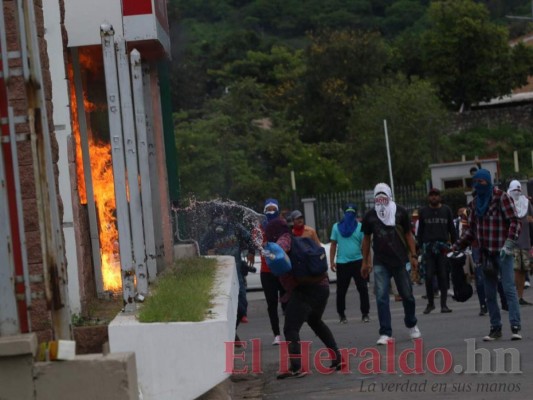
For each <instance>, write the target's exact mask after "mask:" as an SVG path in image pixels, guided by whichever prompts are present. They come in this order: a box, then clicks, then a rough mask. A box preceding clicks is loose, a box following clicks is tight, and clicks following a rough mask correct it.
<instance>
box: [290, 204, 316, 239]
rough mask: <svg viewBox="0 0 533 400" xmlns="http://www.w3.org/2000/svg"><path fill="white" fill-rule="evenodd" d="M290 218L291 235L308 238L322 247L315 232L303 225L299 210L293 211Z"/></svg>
mask: <svg viewBox="0 0 533 400" xmlns="http://www.w3.org/2000/svg"><path fill="white" fill-rule="evenodd" d="M290 218H291V220H292V234H293V235H294V236H296V237H308V238H311V239H313V240H314V241H315V243H316V244H318V245H319V246H322V243H320V239H319V238H318V235H317V233H316V230H314V229H313V228H311V227H310V226H309V225H306V224H305V221H304V215H303V214H302V212H301V211H300V210H294V211H293V212H292V213H291V215H290Z"/></svg>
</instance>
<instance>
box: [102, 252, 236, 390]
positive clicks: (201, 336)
mask: <svg viewBox="0 0 533 400" xmlns="http://www.w3.org/2000/svg"><path fill="white" fill-rule="evenodd" d="M215 258H216V259H217V260H218V268H217V276H216V282H215V289H214V290H215V298H214V306H213V308H212V309H211V311H212V318H210V319H208V320H205V321H201V322H172V323H140V322H139V321H138V320H137V318H136V317H135V316H134V315H127V314H120V315H119V316H117V317H116V318H115V319H114V320H113V321H112V322H111V324H110V325H109V345H110V350H111V351H112V352H125V351H128V352H135V354H136V362H137V373H138V377H139V390H140V391H141V393H142V394H143V398H144V400H156V399H157V400H167V399H168V400H176V399H195V398H197V397H198V396H200V395H202V394H203V393H205V392H207V391H208V390H210V389H211V388H213V387H214V386H216V385H217V384H219V383H220V382H222V381H224V380H225V379H226V378H227V377H228V376H229V373H226V372H225V369H226V346H225V343H224V342H226V341H233V339H234V337H235V322H236V321H235V320H236V316H237V297H238V291H239V282H238V278H237V271H236V268H235V258H234V257H230V256H217V257H215Z"/></svg>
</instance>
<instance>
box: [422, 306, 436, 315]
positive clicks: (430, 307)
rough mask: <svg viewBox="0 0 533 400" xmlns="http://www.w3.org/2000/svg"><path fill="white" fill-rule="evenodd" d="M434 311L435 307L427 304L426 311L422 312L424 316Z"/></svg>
mask: <svg viewBox="0 0 533 400" xmlns="http://www.w3.org/2000/svg"><path fill="white" fill-rule="evenodd" d="M434 309H435V306H434V305H432V304H428V305H427V306H426V309H425V310H424V311H423V313H424V314H429V313H430V312H431V311H433V310H434Z"/></svg>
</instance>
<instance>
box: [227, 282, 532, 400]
mask: <svg viewBox="0 0 533 400" xmlns="http://www.w3.org/2000/svg"><path fill="white" fill-rule="evenodd" d="M335 290H336V286H335V285H334V284H332V285H331V295H330V298H329V302H328V306H327V309H326V312H325V314H324V320H325V322H326V323H327V324H328V325H329V327H330V328H331V330H332V331H333V334H334V336H335V338H336V340H337V343H338V345H339V347H341V348H346V349H350V353H351V354H354V355H352V356H350V367H349V370H348V371H344V372H343V371H341V372H335V373H332V374H323V373H320V372H319V370H318V369H317V367H316V366H315V364H313V363H311V368H310V369H311V374H310V375H307V376H306V377H303V378H300V379H285V380H277V379H276V375H277V371H278V369H279V368H280V354H279V352H280V347H279V346H273V345H272V344H271V343H272V339H273V336H272V332H271V329H270V323H269V321H268V315H267V310H266V302H265V301H264V297H263V293H262V292H251V293H248V300H249V308H248V319H249V323H247V324H241V325H240V326H239V329H238V333H239V336H240V338H241V340H247V341H248V342H247V347H246V349H236V354H241V356H242V355H243V356H245V357H246V361H242V360H239V359H236V360H235V361H234V368H235V369H237V370H242V369H245V368H246V367H248V373H246V374H234V376H233V378H234V379H233V380H234V382H236V383H235V387H236V389H237V390H236V391H235V396H234V398H248V399H249V398H263V399H267V400H270V399H291V400H298V399H347V398H352V397H357V398H358V399H361V398H367V399H371V398H372V399H375V398H378V399H385V398H386V399H395V400H401V399H410V400H412V399H419V398H421V399H422V398H424V399H425V398H428V397H430V396H431V397H442V398H450V399H456V398H468V399H500V398H505V399H527V398H531V397H532V396H533V377H532V375H531V373H532V372H533V346H532V345H533V306H522V307H521V314H522V332H521V333H522V335H523V340H521V341H511V340H510V336H511V331H510V327H509V322H508V313H507V312H502V321H503V324H504V325H503V337H502V339H500V340H498V341H495V342H490V343H487V342H483V341H482V340H481V339H482V337H483V336H485V335H486V334H488V332H489V317H488V316H483V317H480V316H478V311H479V305H478V301H477V296H476V294H474V296H473V297H472V298H471V299H470V300H469V301H467V302H466V303H457V302H455V301H453V300H452V299H451V298H450V299H449V303H448V306H449V307H450V308H452V309H453V312H452V313H450V314H441V313H440V309H439V307H438V306H437V309H436V310H435V311H433V312H432V313H431V314H429V315H423V314H422V311H423V309H424V308H425V306H426V301H425V300H423V299H422V298H421V296H422V295H423V294H424V288H423V286H415V288H414V290H415V297H416V302H417V317H418V326H419V327H420V330H421V332H422V341H421V342H419V343H418V344H417V345H415V343H414V342H413V341H412V340H411V339H410V338H409V334H408V331H407V329H406V328H405V326H404V324H403V308H402V304H401V303H398V302H394V299H393V298H392V297H391V313H392V325H393V336H394V338H395V340H396V341H395V346H396V347H395V348H394V349H393V348H389V349H388V350H387V349H386V348H384V347H383V346H376V340H377V339H378V337H379V334H378V329H379V324H378V321H377V312H376V305H375V299H374V297H373V295H371V312H370V317H371V322H370V323H363V322H362V321H361V314H360V311H359V296H358V293H357V290H356V289H355V285H353V284H352V286H351V287H350V290H349V292H348V295H347V310H346V311H347V312H346V314H347V317H348V324H346V325H341V324H339V320H338V317H337V313H336V311H335ZM524 298H525V299H526V300H529V301H533V289H528V290H526V291H525V294H524ZM436 304H438V300H436ZM280 318H281V321H282V322H281V323H282V324H283V317H282V316H281V310H280ZM282 329H283V328H282ZM252 339H253V340H254V341H253V342H252V341H251V340H252ZM301 339H302V340H309V341H312V344H311V350H310V354H311V355H313V354H315V353H316V352H317V350H318V349H320V348H322V347H323V346H322V343H321V342H320V340H319V339H318V338H317V337H315V335H314V333H313V332H312V331H311V330H310V329H309V327H308V326H307V325H304V327H303V329H302V331H301ZM253 343H255V349H256V351H255V352H253V351H252V348H253V347H254V346H253ZM417 346H418V347H417ZM415 348H416V349H418V352H416V355H415V354H414V353H415ZM257 349H260V351H257ZM410 349H411V350H410ZM405 351H407V352H405ZM387 352H388V354H387ZM409 353H412V354H409ZM324 365H329V362H324ZM318 368H319V367H318ZM252 369H255V372H254V371H252ZM378 372H379V373H378ZM252 393H255V394H254V395H252Z"/></svg>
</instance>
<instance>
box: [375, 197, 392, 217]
mask: <svg viewBox="0 0 533 400" xmlns="http://www.w3.org/2000/svg"><path fill="white" fill-rule="evenodd" d="M374 202H375V204H376V212H377V213H378V216H379V217H380V219H383V218H385V214H386V211H387V206H388V205H389V203H390V199H389V197H388V196H385V195H378V196H377V197H376V198H375V199H374Z"/></svg>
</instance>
